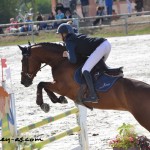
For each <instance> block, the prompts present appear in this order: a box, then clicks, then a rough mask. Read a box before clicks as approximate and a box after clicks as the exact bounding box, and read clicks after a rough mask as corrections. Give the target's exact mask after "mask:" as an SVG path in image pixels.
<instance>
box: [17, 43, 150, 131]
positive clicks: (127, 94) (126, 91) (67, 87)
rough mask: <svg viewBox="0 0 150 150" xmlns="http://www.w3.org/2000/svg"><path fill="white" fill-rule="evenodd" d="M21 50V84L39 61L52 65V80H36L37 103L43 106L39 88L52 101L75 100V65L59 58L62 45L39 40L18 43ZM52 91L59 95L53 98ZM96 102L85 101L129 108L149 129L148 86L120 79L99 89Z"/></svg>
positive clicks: (29, 78)
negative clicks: (22, 44)
mask: <svg viewBox="0 0 150 150" xmlns="http://www.w3.org/2000/svg"><path fill="white" fill-rule="evenodd" d="M19 47H20V49H21V51H22V56H23V57H22V73H21V83H22V84H23V85H24V86H25V87H28V86H30V85H31V84H32V81H33V79H34V77H35V76H36V74H37V72H38V71H39V70H40V69H41V68H40V67H41V64H42V63H46V64H47V65H50V66H51V68H52V76H53V79H54V82H40V83H39V84H38V86H37V100H36V103H37V105H39V106H41V108H43V105H44V106H45V107H46V105H48V104H45V103H44V102H43V96H42V89H44V90H45V91H46V92H47V94H48V96H49V98H50V99H51V100H52V102H60V100H61V99H62V98H63V97H62V96H67V97H68V98H70V99H72V100H73V101H74V102H76V98H77V95H78V91H79V89H80V87H79V85H78V84H77V83H76V82H75V81H74V79H73V77H74V72H75V70H76V69H77V68H78V67H79V65H77V64H71V63H70V62H69V61H68V59H67V58H64V57H62V55H63V51H64V50H65V47H64V46H62V45H60V44H55V43H39V44H35V45H32V46H28V47H21V46H19ZM53 92H55V93H58V94H60V95H62V96H60V97H57V96H56V95H55V94H54V93H53ZM99 95H100V100H99V102H98V103H97V104H95V103H86V105H87V106H89V107H93V108H96V109H113V110H124V111H129V112H130V113H132V114H133V116H134V117H135V118H136V120H137V121H138V122H139V123H140V124H141V125H142V126H143V127H145V128H146V129H147V130H148V131H150V85H148V84H146V83H144V82H141V81H138V80H133V79H129V78H120V79H119V80H118V81H117V82H116V83H115V85H114V86H113V87H112V88H111V89H110V90H109V91H108V92H100V93H99Z"/></svg>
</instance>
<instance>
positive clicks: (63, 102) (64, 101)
mask: <svg viewBox="0 0 150 150" xmlns="http://www.w3.org/2000/svg"><path fill="white" fill-rule="evenodd" d="M59 101H60V103H61V104H67V103H68V101H67V99H66V98H65V97H64V96H60V97H59Z"/></svg>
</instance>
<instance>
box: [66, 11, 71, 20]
mask: <svg viewBox="0 0 150 150" xmlns="http://www.w3.org/2000/svg"><path fill="white" fill-rule="evenodd" d="M69 18H72V15H71V12H70V11H69V10H67V11H66V12H65V19H69Z"/></svg>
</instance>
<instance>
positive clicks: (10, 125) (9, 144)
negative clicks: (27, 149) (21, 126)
mask: <svg viewBox="0 0 150 150" xmlns="http://www.w3.org/2000/svg"><path fill="white" fill-rule="evenodd" d="M0 106H1V107H0V119H1V126H2V139H3V140H2V149H3V150H14V149H15V147H16V144H15V142H14V141H12V139H13V137H14V136H15V128H14V118H13V114H12V113H11V108H10V97H9V95H8V93H7V92H6V91H5V90H4V88H3V87H0Z"/></svg>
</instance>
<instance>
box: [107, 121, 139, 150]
mask: <svg viewBox="0 0 150 150" xmlns="http://www.w3.org/2000/svg"><path fill="white" fill-rule="evenodd" d="M109 145H110V146H111V147H113V148H114V147H115V148H124V149H128V148H133V147H136V146H137V134H136V132H135V129H134V126H133V125H130V124H125V123H123V125H122V126H120V127H119V128H118V135H117V136H116V138H115V139H113V140H111V141H110V142H109Z"/></svg>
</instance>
